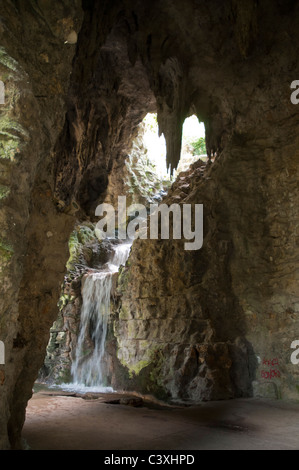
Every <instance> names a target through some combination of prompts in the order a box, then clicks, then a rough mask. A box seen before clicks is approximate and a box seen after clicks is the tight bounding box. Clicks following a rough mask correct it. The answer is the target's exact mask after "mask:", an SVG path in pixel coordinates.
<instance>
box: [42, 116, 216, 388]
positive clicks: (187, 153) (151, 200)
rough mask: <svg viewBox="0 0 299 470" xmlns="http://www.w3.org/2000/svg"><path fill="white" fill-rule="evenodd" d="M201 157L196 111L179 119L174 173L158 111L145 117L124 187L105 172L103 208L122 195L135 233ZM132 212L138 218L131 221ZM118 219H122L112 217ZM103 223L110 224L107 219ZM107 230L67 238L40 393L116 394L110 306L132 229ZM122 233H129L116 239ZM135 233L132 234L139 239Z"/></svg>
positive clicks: (92, 226) (85, 229)
mask: <svg viewBox="0 0 299 470" xmlns="http://www.w3.org/2000/svg"><path fill="white" fill-rule="evenodd" d="M198 160H200V162H205V161H207V155H206V148H205V142H204V126H203V124H200V123H199V122H198V119H197V117H196V116H192V117H191V118H188V119H187V120H186V121H185V123H184V126H183V136H182V152H181V158H180V162H179V165H178V168H177V170H176V171H175V172H174V175H172V176H171V175H170V173H169V172H168V171H167V169H166V144H165V139H164V138H163V136H161V137H159V136H158V123H157V115H156V114H147V115H146V117H145V118H144V120H143V121H142V123H141V124H140V125H139V128H138V133H137V137H136V138H135V139H134V141H133V143H132V147H131V151H130V153H129V154H128V155H127V157H126V159H125V162H124V163H125V164H124V168H123V172H122V173H123V174H122V182H121V184H120V183H119V182H118V178H119V175H118V174H116V175H115V174H113V173H112V174H111V175H110V176H109V179H108V187H107V190H106V196H105V200H104V201H105V202H104V205H107V206H108V205H109V201H110V202H111V201H112V200H113V201H116V200H117V199H118V197H119V196H120V197H121V199H125V204H126V205H128V204H130V206H129V208H128V209H127V214H126V218H125V224H126V226H128V224H129V227H130V225H131V224H132V222H130V220H132V219H134V220H135V223H134V233H135V228H136V226H137V230H140V224H141V223H142V219H140V216H141V214H142V213H143V217H146V216H147V215H146V212H147V213H148V214H149V212H150V210H149V208H150V206H152V205H153V204H155V205H158V204H159V203H163V197H165V196H166V195H167V192H168V189H169V188H170V186H171V185H172V184H173V183H174V182H175V180H176V178H177V177H178V175H181V176H180V178H181V179H182V180H184V178H185V177H184V176H183V175H184V174H188V172H190V171H191V165H193V164H195V162H197V161H198ZM202 165H203V163H202ZM203 166H204V165H203ZM185 187H186V185H185ZM121 191H123V192H121ZM143 204H145V205H144V206H143ZM104 205H103V207H104ZM111 207H112V206H111ZM142 207H143V208H144V211H145V215H144V212H142V210H141V208H142ZM107 210H108V209H107ZM130 210H131V212H132V213H130ZM136 210H137V212H136V213H134V211H136ZM118 211H119V209H118ZM96 214H97V211H96ZM105 214H106V212H105ZM137 214H138V217H139V219H140V220H139V219H138V218H137V219H136V215H137ZM97 215H98V214H97ZM116 215H117V210H116ZM105 219H106V218H105ZM103 220H104V219H103ZM108 221H109V219H108ZM117 221H118V223H119V219H118V218H117V217H116V222H117ZM136 221H138V224H137V222H136ZM103 225H104V224H103ZM105 226H106V229H107V224H106V223H105ZM112 228H113V233H112V234H111V236H108V239H107V238H106V237H107V234H106V236H105V237H104V238H103V236H104V233H103V232H102V231H101V230H100V228H99V223H97V224H96V223H95V222H92V221H85V222H82V223H80V224H78V225H77V227H76V229H75V230H74V231H73V233H72V235H71V238H70V240H69V251H70V258H69V260H68V263H67V273H66V275H65V279H64V284H63V286H62V291H61V295H60V300H59V304H58V305H59V315H58V318H57V320H56V321H55V323H54V324H53V326H52V328H51V330H50V341H49V344H48V346H47V354H46V358H45V362H44V365H43V367H42V368H41V370H40V373H39V378H38V380H37V383H36V387H37V389H38V390H39V389H40V386H41V384H44V385H48V386H50V387H51V388H52V389H53V388H61V389H63V390H65V391H69V392H77V393H79V394H82V393H90V392H94V393H109V392H112V391H113V388H112V387H111V382H113V380H114V382H115V378H113V376H114V371H113V359H111V356H112V355H113V354H114V355H115V351H113V348H115V345H114V346H113V337H114V320H115V312H113V305H111V304H112V303H113V302H115V296H117V278H118V275H119V270H121V269H123V266H125V264H126V261H127V259H128V257H129V253H130V249H131V246H132V243H133V238H134V234H131V238H126V237H128V233H129V232H128V230H127V227H124V228H123V229H121V227H120V225H117V224H116V223H115V221H114V220H113V225H112ZM123 231H124V233H125V234H126V236H125V238H124V237H122V238H124V240H123V241H121V232H123ZM140 236H141V235H140V233H139V234H138V232H137V237H140ZM132 237H133V238H132ZM114 342H115V339H114ZM109 349H110V353H109Z"/></svg>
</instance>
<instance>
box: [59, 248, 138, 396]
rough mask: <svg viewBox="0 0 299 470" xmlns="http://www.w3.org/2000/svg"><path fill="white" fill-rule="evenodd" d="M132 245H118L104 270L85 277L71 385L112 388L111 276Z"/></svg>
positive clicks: (123, 263)
mask: <svg viewBox="0 0 299 470" xmlns="http://www.w3.org/2000/svg"><path fill="white" fill-rule="evenodd" d="M130 248H131V244H129V243H124V244H119V245H116V246H115V247H114V253H113V257H112V259H111V261H110V262H109V263H107V265H106V266H105V270H103V271H101V272H96V273H91V274H87V275H86V276H85V277H84V279H83V282H82V299H83V304H82V309H81V318H80V332H79V336H78V342H77V346H76V354H75V359H74V361H73V363H72V369H71V372H72V377H73V383H72V384H71V386H68V388H76V389H86V387H88V389H89V390H90V389H93V390H96V391H111V390H112V389H109V388H107V383H106V381H107V377H106V371H105V367H104V356H105V341H106V334H107V325H108V320H109V315H110V298H111V289H112V276H113V274H114V273H116V272H118V270H119V268H120V266H121V265H125V263H126V261H127V259H128V256H129V253H130ZM105 387H106V388H105Z"/></svg>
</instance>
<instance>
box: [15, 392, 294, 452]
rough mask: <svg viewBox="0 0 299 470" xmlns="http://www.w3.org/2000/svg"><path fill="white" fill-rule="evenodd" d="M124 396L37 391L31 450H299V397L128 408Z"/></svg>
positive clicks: (29, 420)
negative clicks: (297, 399)
mask: <svg viewBox="0 0 299 470" xmlns="http://www.w3.org/2000/svg"><path fill="white" fill-rule="evenodd" d="M121 397H124V395H117V394H101V395H96V396H95V395H92V396H88V397H87V398H86V397H85V399H83V398H82V397H80V396H74V395H72V394H69V393H66V394H64V393H63V392H57V391H56V392H50V391H48V390H45V391H39V392H37V393H34V395H33V397H32V399H31V400H30V401H29V403H28V407H27V412H26V422H25V426H24V429H23V439H24V440H25V442H26V445H27V447H28V448H29V449H31V450H197V449H199V450H247V449H248V450H255V449H256V450H298V449H299V404H297V403H285V402H282V401H272V400H267V399H237V400H229V401H218V402H205V403H202V404H200V405H197V406H187V407H186V406H173V407H167V406H158V405H157V404H153V403H148V402H147V401H143V403H141V406H128V405H125V404H119V398H121ZM125 397H127V396H125ZM116 403H118V404H116Z"/></svg>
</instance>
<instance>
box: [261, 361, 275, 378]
mask: <svg viewBox="0 0 299 470" xmlns="http://www.w3.org/2000/svg"><path fill="white" fill-rule="evenodd" d="M278 365H279V361H278V359H277V358H274V359H265V358H264V359H263V366H268V367H271V366H272V367H275V366H278ZM261 377H262V378H263V379H268V380H269V379H270V380H271V379H274V378H279V377H280V372H279V370H277V369H270V370H262V371H261Z"/></svg>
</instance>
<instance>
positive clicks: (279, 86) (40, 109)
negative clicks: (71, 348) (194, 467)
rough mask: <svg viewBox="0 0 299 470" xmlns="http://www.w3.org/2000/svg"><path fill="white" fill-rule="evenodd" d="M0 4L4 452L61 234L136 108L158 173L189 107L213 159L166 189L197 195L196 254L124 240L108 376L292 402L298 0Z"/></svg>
mask: <svg viewBox="0 0 299 470" xmlns="http://www.w3.org/2000/svg"><path fill="white" fill-rule="evenodd" d="M2 3H3V5H2V7H1V18H0V42H1V44H0V46H1V47H0V73H1V76H0V79H1V80H2V81H3V83H4V85H5V105H0V106H1V109H0V111H1V116H0V132H1V143H0V222H1V227H0V257H1V263H0V268H1V270H0V278H1V285H0V340H1V341H3V342H4V343H5V353H6V363H5V365H1V366H0V368H1V369H0V389H1V390H0V416H1V420H0V448H1V449H7V448H20V447H22V441H21V430H22V425H23V422H24V419H25V408H26V404H27V401H28V399H29V398H30V396H31V391H32V385H33V383H34V381H35V379H36V377H37V375H38V371H39V369H40V367H41V366H42V364H43V361H44V357H45V351H46V346H47V344H48V340H49V330H50V327H51V326H52V324H53V321H54V320H55V319H56V318H57V302H58V300H59V296H60V289H61V284H62V282H63V278H64V275H65V265H66V262H67V260H68V240H69V236H70V234H71V232H72V230H73V228H74V226H75V224H76V223H77V222H78V221H79V222H82V221H84V220H91V221H92V222H94V209H95V207H96V206H97V204H98V203H99V202H102V201H104V200H105V197H106V195H107V187H108V185H109V181H111V179H110V175H111V172H118V173H121V171H122V168H123V167H124V164H125V159H126V156H127V155H128V151H129V149H130V148H131V147H130V146H131V144H132V139H133V138H134V137H135V136H136V129H137V127H138V125H139V123H140V122H141V121H142V119H143V117H144V116H145V114H146V113H147V112H154V111H157V113H158V122H159V128H160V132H161V133H164V135H165V137H166V142H167V154H168V155H167V161H168V164H169V166H171V167H172V168H175V167H176V165H177V163H178V160H179V154H180V147H181V129H182V125H183V122H184V119H185V118H186V117H187V116H189V115H191V114H194V113H195V114H196V115H197V116H198V117H199V119H200V120H201V121H204V123H205V127H206V146H207V151H208V155H209V157H210V158H211V160H215V161H214V163H213V165H212V166H208V168H206V169H205V170H204V171H201V170H202V168H201V167H194V168H193V170H192V171H191V173H190V175H185V177H186V178H187V181H185V180H182V181H181V180H179V181H178V182H177V183H176V185H175V186H174V188H173V191H171V192H170V194H169V198H170V199H169V201H177V202H179V203H186V202H190V203H191V204H193V205H194V204H196V203H202V204H203V205H204V244H203V247H202V249H201V250H199V251H196V252H191V251H190V252H187V251H186V250H184V249H183V248H182V246H181V245H182V243H183V241H176V240H175V241H171V240H170V241H161V242H160V241H159V240H157V241H147V240H140V241H136V243H135V244H134V248H133V252H132V257H131V260H130V265H129V266H128V269H127V270H126V271H124V272H123V275H122V278H121V279H120V284H119V292H120V297H119V303H118V305H117V307H116V309H115V318H114V334H115V338H114V341H111V343H110V345H109V348H111V354H112V355H114V367H115V383H116V384H123V385H124V386H125V387H127V388H129V387H134V388H139V389H142V390H146V391H148V392H150V393H155V394H159V395H161V396H162V395H163V396H168V397H174V398H175V397H178V398H180V397H183V398H190V399H192V400H197V399H199V400H200V399H211V398H220V397H223V398H224V397H225V398H227V397H233V396H244V395H247V394H250V393H256V394H258V395H267V393H269V394H270V396H273V394H274V393H275V394H278V396H282V397H286V398H287V397H288V398H298V380H299V377H298V374H299V369H298V365H296V364H293V363H292V362H291V361H290V356H291V353H292V350H291V349H290V345H291V343H292V342H293V341H294V340H296V339H298V313H299V298H298V287H297V286H298V262H299V248H298V246H299V245H298V220H299V218H298V215H299V214H298V207H299V204H298V159H299V155H298V136H297V129H298V113H299V106H297V105H294V104H293V103H292V102H291V100H290V95H291V91H292V90H291V89H290V84H291V83H292V82H293V81H294V80H296V79H297V78H298V74H299V70H298V60H297V59H298V40H297V39H298V18H297V17H298V14H299V10H298V8H299V7H298V4H297V3H296V2H292V1H285V0H284V1H282V0H281V1H280V0H279V1H277V2H272V1H270V0H263V1H260V2H256V1H254V0H247V1H246V2H239V1H236V0H230V1H226V2H219V1H217V0H211V1H209V2H206V1H202V0H198V1H193V0H188V1H184V2H169V1H165V2H161V1H160V0H151V1H147V0H142V1H136V0H134V1H133V0H123V1H115V2H97V1H93V0H91V1H89V0H88V1H87V0H84V1H82V2H81V1H80V2H79V1H69V0H63V1H56V0H55V1H51V2H50V1H48V0H37V1H33V0H19V1H18V2H15V1H13V0H7V1H5V2H2ZM171 198H172V199H171ZM126 286H129V289H128V290H127V289H126ZM116 351H118V352H117V355H116ZM272 384H274V385H272Z"/></svg>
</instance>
